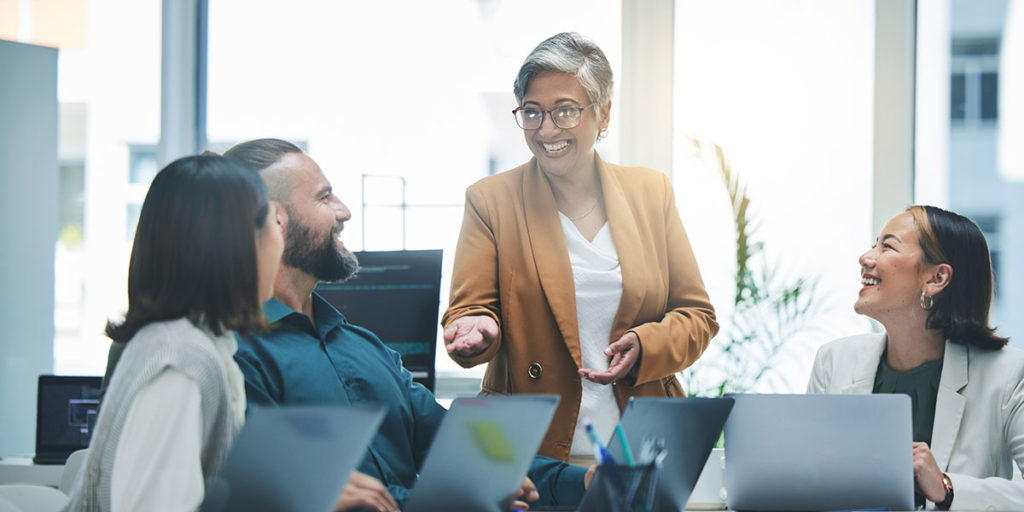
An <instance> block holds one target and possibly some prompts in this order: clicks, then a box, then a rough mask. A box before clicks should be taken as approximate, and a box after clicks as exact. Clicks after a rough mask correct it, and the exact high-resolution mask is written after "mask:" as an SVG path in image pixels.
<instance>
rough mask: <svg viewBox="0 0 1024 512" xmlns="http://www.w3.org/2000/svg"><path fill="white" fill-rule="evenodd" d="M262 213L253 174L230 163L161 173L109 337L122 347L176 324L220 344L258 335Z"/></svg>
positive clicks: (207, 159) (200, 159) (192, 162)
mask: <svg viewBox="0 0 1024 512" xmlns="http://www.w3.org/2000/svg"><path fill="white" fill-rule="evenodd" d="M268 209H269V204H268V200H267V189H266V186H265V185H264V184H263V180H262V179H260V177H259V174H257V173H256V172H255V171H253V170H250V169H249V168H247V167H245V166H243V165H241V164H239V163H237V162H234V161H232V160H230V159H227V158H224V157H221V156H217V155H206V154H204V155H200V156H189V157H184V158H181V159H178V160H175V161H174V162H172V163H171V164H170V165H168V166H167V167H165V168H164V169H163V170H161V171H160V172H159V173H158V174H157V175H156V177H155V178H154V179H153V183H152V184H151V185H150V186H149V192H148V193H147V194H146V200H145V202H144V203H143V204H142V211H141V212H140V214H139V224H138V227H137V228H136V230H135V242H134V244H133V245H132V256H131V263H130V266H129V268H128V312H127V313H126V314H125V318H124V321H123V322H121V323H113V322H108V323H107V329H106V332H107V336H110V338H111V339H113V340H114V341H119V342H128V341H129V340H131V338H132V337H133V336H135V334H136V333H137V332H138V331H139V329H142V328H143V327H145V326H146V325H148V324H150V323H153V322H160V321H164V320H173V319H177V318H181V317H187V318H188V319H189V320H190V321H192V323H193V324H195V325H196V326H198V327H202V328H206V329H208V330H210V331H211V332H213V333H214V334H215V335H218V336H219V335H221V334H223V333H224V331H225V330H227V329H231V330H236V331H239V332H243V333H245V332H249V331H251V330H254V329H257V328H262V327H263V326H264V325H265V320H264V317H263V313H262V310H261V309H260V304H259V294H258V291H257V288H258V286H259V285H258V282H259V271H258V265H257V261H256V237H255V232H256V230H258V229H261V228H263V226H264V225H265V224H266V218H267V212H268Z"/></svg>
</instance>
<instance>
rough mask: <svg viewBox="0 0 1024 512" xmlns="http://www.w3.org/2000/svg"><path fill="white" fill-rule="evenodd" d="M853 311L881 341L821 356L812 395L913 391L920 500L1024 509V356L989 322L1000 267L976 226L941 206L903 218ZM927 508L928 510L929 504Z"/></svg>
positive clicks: (865, 267)
mask: <svg viewBox="0 0 1024 512" xmlns="http://www.w3.org/2000/svg"><path fill="white" fill-rule="evenodd" d="M860 268H861V283H862V284H863V288H861V290H860V295H859V297H858V299H857V303H856V304H855V305H854V310H855V311H857V312H858V313H860V314H862V315H867V316H869V317H871V318H874V319H875V320H877V321H878V322H879V323H881V324H882V326H883V327H884V328H885V332H884V333H881V334H862V335H858V336H851V337H849V338H843V339H839V340H836V341H833V342H831V343H828V344H826V345H824V346H822V347H821V349H819V350H818V355H817V357H816V358H815V361H814V370H813V372H812V374H811V380H810V384H808V387H807V390H808V392H810V393H905V394H908V395H910V398H911V403H912V410H913V430H914V446H913V456H914V483H915V487H916V491H917V493H918V501H919V502H923V501H924V500H925V499H927V501H929V502H931V503H932V504H934V506H935V507H936V508H938V509H939V510H949V509H951V508H952V509H956V510H961V509H962V510H968V509H969V510H981V509H988V510H1020V508H1021V505H1022V504H1024V482H1021V481H1011V478H1012V477H1013V464H1014V462H1016V464H1017V467H1018V468H1022V467H1024V352H1021V351H1020V350H1016V349H1013V348H1007V347H1006V343H1007V341H1008V340H1007V339H1006V338H1001V337H999V336H996V334H995V330H994V329H993V328H991V327H989V325H988V313H989V308H990V306H991V304H992V289H993V283H992V281H993V279H992V264H991V262H990V260H989V252H988V244H986V243H985V236H984V235H983V234H982V232H981V230H980V229H979V228H978V226H977V225H976V224H975V223H974V222H972V221H971V220H970V219H968V218H966V217H963V216H961V215H958V214H956V213H953V212H949V211H946V210H943V209H941V208H936V207H934V206H911V207H910V208H908V209H907V210H906V211H905V212H903V213H901V214H899V215H897V216H896V217H893V218H892V220H890V221H889V223H888V224H886V225H885V227H884V228H883V229H882V233H881V234H879V236H878V240H877V241H876V242H875V245H874V246H873V247H872V248H871V250H869V251H868V252H866V253H864V254H863V255H861V257H860ZM920 504H921V503H919V505H920Z"/></svg>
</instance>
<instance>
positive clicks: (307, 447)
mask: <svg viewBox="0 0 1024 512" xmlns="http://www.w3.org/2000/svg"><path fill="white" fill-rule="evenodd" d="M383 418H384V407H383V406H378V405H358V406H344V407H341V406H285V407H261V408H259V409H256V410H254V411H252V412H251V414H250V415H249V418H248V419H247V420H246V422H245V426H244V427H243V428H242V431H241V432H240V433H239V434H238V438H237V439H235V444H234V445H233V446H232V448H231V451H230V452H229V453H228V456H227V458H226V459H225V460H224V463H223V464H222V465H221V467H220V469H218V471H217V475H216V476H215V477H214V479H213V481H212V482H211V483H210V485H209V486H208V487H207V489H206V497H205V499H204V500H203V504H202V506H201V507H200V510H203V511H218V512H219V511H250V510H276V511H284V512H287V511H296V512H298V511H304V512H305V511H313V512H317V511H323V512H328V511H330V510H334V505H335V504H336V503H337V501H338V497H340V496H341V491H342V489H344V487H345V483H346V482H347V481H348V478H349V475H350V474H351V473H352V470H353V469H355V467H356V464H358V463H359V462H360V461H361V460H362V459H363V457H364V456H365V455H366V447H367V446H368V445H369V444H370V440H371V439H372V438H373V435H374V434H375V433H376V432H377V427H378V426H379V425H380V422H381V420H382V419H383Z"/></svg>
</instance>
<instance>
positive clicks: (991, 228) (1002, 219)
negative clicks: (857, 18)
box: [915, 0, 1024, 347]
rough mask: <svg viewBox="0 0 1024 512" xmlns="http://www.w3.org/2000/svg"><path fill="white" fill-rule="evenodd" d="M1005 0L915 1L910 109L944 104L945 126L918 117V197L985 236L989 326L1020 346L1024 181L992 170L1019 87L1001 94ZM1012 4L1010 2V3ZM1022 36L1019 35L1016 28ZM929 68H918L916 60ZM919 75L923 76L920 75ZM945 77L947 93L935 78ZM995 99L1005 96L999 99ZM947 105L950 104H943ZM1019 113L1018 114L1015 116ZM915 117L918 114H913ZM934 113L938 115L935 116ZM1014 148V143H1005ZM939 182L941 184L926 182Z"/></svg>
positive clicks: (1007, 26)
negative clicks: (991, 289) (991, 283)
mask: <svg viewBox="0 0 1024 512" xmlns="http://www.w3.org/2000/svg"><path fill="white" fill-rule="evenodd" d="M1019 4H1020V2H1017V3H1016V4H1013V3H1007V2H971V1H966V0H952V1H950V2H918V3H917V7H918V34H922V33H925V34H930V36H929V37H927V38H925V39H920V40H919V41H918V63H919V70H918V78H917V81H916V84H917V97H918V104H917V112H918V113H919V114H920V113H922V112H934V111H940V110H941V109H943V108H945V105H949V107H950V111H949V114H948V117H947V118H948V119H949V123H948V125H945V126H942V127H941V129H940V130H935V127H934V126H933V124H934V123H921V122H919V123H918V125H917V126H916V128H917V134H916V135H917V140H918V147H917V156H916V161H917V163H918V165H917V168H916V169H915V180H916V181H917V184H918V194H917V197H916V198H915V202H918V203H924V204H934V205H936V206H941V207H944V208H948V209H950V210H953V211H955V212H957V213H960V214H963V215H966V216H968V217H970V218H971V219H972V220H974V221H975V222H976V223H977V224H978V226H979V227H980V228H981V230H982V232H983V233H984V234H985V237H986V239H987V241H988V246H989V251H990V257H991V260H992V267H993V273H994V277H995V300H994V301H993V303H992V308H991V311H990V318H989V320H990V323H991V325H993V326H995V327H997V329H998V330H997V333H998V334H999V335H1000V336H1008V337H1009V338H1010V343H1011V344H1012V345H1017V346H1018V347H1021V346H1024V341H1022V338H1021V337H1022V336H1024V317H1022V316H1021V315H1020V311H1024V291H1022V288H1024V280H1022V276H1024V274H1022V273H1021V272H1020V270H1019V269H1018V268H1015V267H1017V266H1018V265H1015V264H1018V262H1021V261H1024V237H1021V236H1020V232H1021V230H1020V228H1019V226H1022V225H1024V208H1022V205H1024V203H1022V202H1021V201H1020V198H1021V197H1022V195H1024V181H1021V180H1020V178H1019V176H1014V175H1013V174H1012V173H1010V172H1006V171H1007V170H1005V169H1003V170H1001V169H1000V168H999V160H998V158H997V155H998V154H999V152H1000V151H1001V150H1005V148H1003V147H1002V146H1001V144H1006V143H1007V141H1009V137H1005V136H1004V135H1005V134H1003V133H1001V130H1002V128H1003V126H1004V125H1005V123H1007V122H1008V121H1009V120H1010V119H1011V118H1012V117H1013V115H1014V114H1015V113H1014V112H1010V111H1008V110H1007V105H1008V104H1010V103H1012V102H1010V101H1008V100H1007V98H1016V96H1018V95H1019V94H1020V91H1017V90H1003V87H1002V85H1003V84H1000V81H1001V78H1003V79H1006V80H1009V79H1010V78H1009V77H1011V76H1013V74H1012V69H1003V68H1002V67H1003V66H1009V65H1012V64H1014V60H1019V59H1008V58H1006V57H1007V56H1006V55H1003V53H1004V52H1006V51H1011V46H1008V45H1007V44H1006V42H1007V41H1010V40H1012V38H1011V37H1008V36H1010V34H1009V33H1008V32H1007V31H1008V30H1020V29H1021V27H1020V24H1017V25H1014V24H1012V23H1009V22H1008V19H1009V18H1010V17H1011V16H1012V12H1013V11H1012V9H1013V8H1020V7H1022V6H1021V5H1019ZM1011 6H1015V7H1011ZM1013 35H1014V37H1020V36H1021V34H1013ZM922 63H924V64H926V69H927V71H924V72H922V70H921V67H920V66H921V65H922ZM922 73H924V74H922ZM941 76H948V77H950V81H949V82H947V83H948V84H949V86H950V87H949V90H948V91H946V90H944V89H942V87H944V86H945V84H943V83H941V82H940V80H939V77H941ZM1000 97H1002V101H1000ZM947 102H948V103H947ZM1016 114H1017V115H1018V116H1020V115H1024V113H1016ZM918 119H919V121H920V119H921V118H920V117H919V118H918ZM933 119H941V118H938V117H936V118H933ZM1009 142H1010V144H1012V145H1013V146H1019V142H1018V141H1009ZM923 162H927V164H925V163H923ZM934 184H941V186H937V187H936V186H932V185H934Z"/></svg>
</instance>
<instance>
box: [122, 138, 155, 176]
mask: <svg viewBox="0 0 1024 512" xmlns="http://www.w3.org/2000/svg"><path fill="white" fill-rule="evenodd" d="M158 170H159V169H157V167H156V145H154V144H132V145H130V146H128V183H131V184H135V185H138V184H142V185H149V183H150V182H151V181H153V178H154V177H155V176H156V173H157V171H158Z"/></svg>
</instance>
